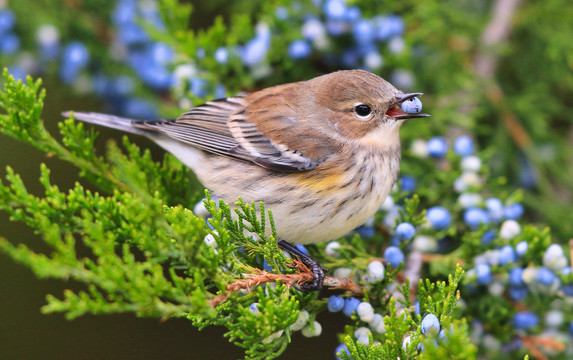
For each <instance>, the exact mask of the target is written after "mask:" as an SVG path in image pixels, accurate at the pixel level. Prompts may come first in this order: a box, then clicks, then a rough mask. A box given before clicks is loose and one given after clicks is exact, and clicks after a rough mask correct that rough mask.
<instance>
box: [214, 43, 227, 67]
mask: <svg viewBox="0 0 573 360" xmlns="http://www.w3.org/2000/svg"><path fill="white" fill-rule="evenodd" d="M228 59H229V52H228V51H227V49H225V48H224V47H220V48H218V49H217V50H215V60H216V61H217V62H218V63H219V64H226V63H227V60H228Z"/></svg>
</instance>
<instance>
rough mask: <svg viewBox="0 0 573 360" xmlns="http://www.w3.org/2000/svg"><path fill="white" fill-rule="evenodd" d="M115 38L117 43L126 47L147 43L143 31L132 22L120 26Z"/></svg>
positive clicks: (147, 39)
mask: <svg viewBox="0 0 573 360" xmlns="http://www.w3.org/2000/svg"><path fill="white" fill-rule="evenodd" d="M117 36H118V38H119V41H120V42H121V43H122V44H124V45H126V46H134V45H143V44H145V43H146V42H147V41H149V37H148V36H147V33H146V32H145V30H143V29H142V28H141V27H140V26H139V25H137V24H135V23H133V22H130V23H127V24H123V25H121V26H120V27H119V28H118V35H117Z"/></svg>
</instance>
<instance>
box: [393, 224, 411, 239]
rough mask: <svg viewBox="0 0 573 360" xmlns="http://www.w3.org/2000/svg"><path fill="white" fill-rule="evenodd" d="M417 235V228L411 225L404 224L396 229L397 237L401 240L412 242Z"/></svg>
mask: <svg viewBox="0 0 573 360" xmlns="http://www.w3.org/2000/svg"><path fill="white" fill-rule="evenodd" d="M415 234H416V228H415V227H414V225H412V224H410V223H407V222H403V223H400V224H398V226H397V227H396V235H397V236H398V238H400V240H410V239H411V238H413V237H414V235H415Z"/></svg>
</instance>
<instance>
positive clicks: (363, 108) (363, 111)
mask: <svg viewBox="0 0 573 360" xmlns="http://www.w3.org/2000/svg"><path fill="white" fill-rule="evenodd" d="M354 112H355V113H356V115H358V117H361V118H365V117H367V116H368V115H370V114H371V113H372V109H371V108H370V106H368V105H366V104H358V105H356V106H354Z"/></svg>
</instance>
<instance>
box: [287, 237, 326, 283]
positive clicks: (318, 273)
mask: <svg viewBox="0 0 573 360" xmlns="http://www.w3.org/2000/svg"><path fill="white" fill-rule="evenodd" d="M278 245H279V247H280V248H281V249H283V250H286V251H288V252H289V253H291V254H293V255H296V256H298V257H299V258H300V260H301V261H302V263H303V264H304V265H306V266H307V267H308V268H309V269H310V270H311V271H312V273H313V275H314V280H313V282H312V284H302V285H301V287H300V289H301V290H302V291H305V292H308V291H316V290H320V289H322V282H323V281H324V276H325V274H326V272H328V269H325V268H323V267H322V266H320V264H319V263H318V262H317V261H316V260H314V259H313V258H311V257H310V256H308V255H306V254H304V253H303V252H302V251H300V250H299V249H297V248H296V247H295V246H292V245H291V244H289V243H288V242H286V241H284V240H281V241H279V242H278Z"/></svg>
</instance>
